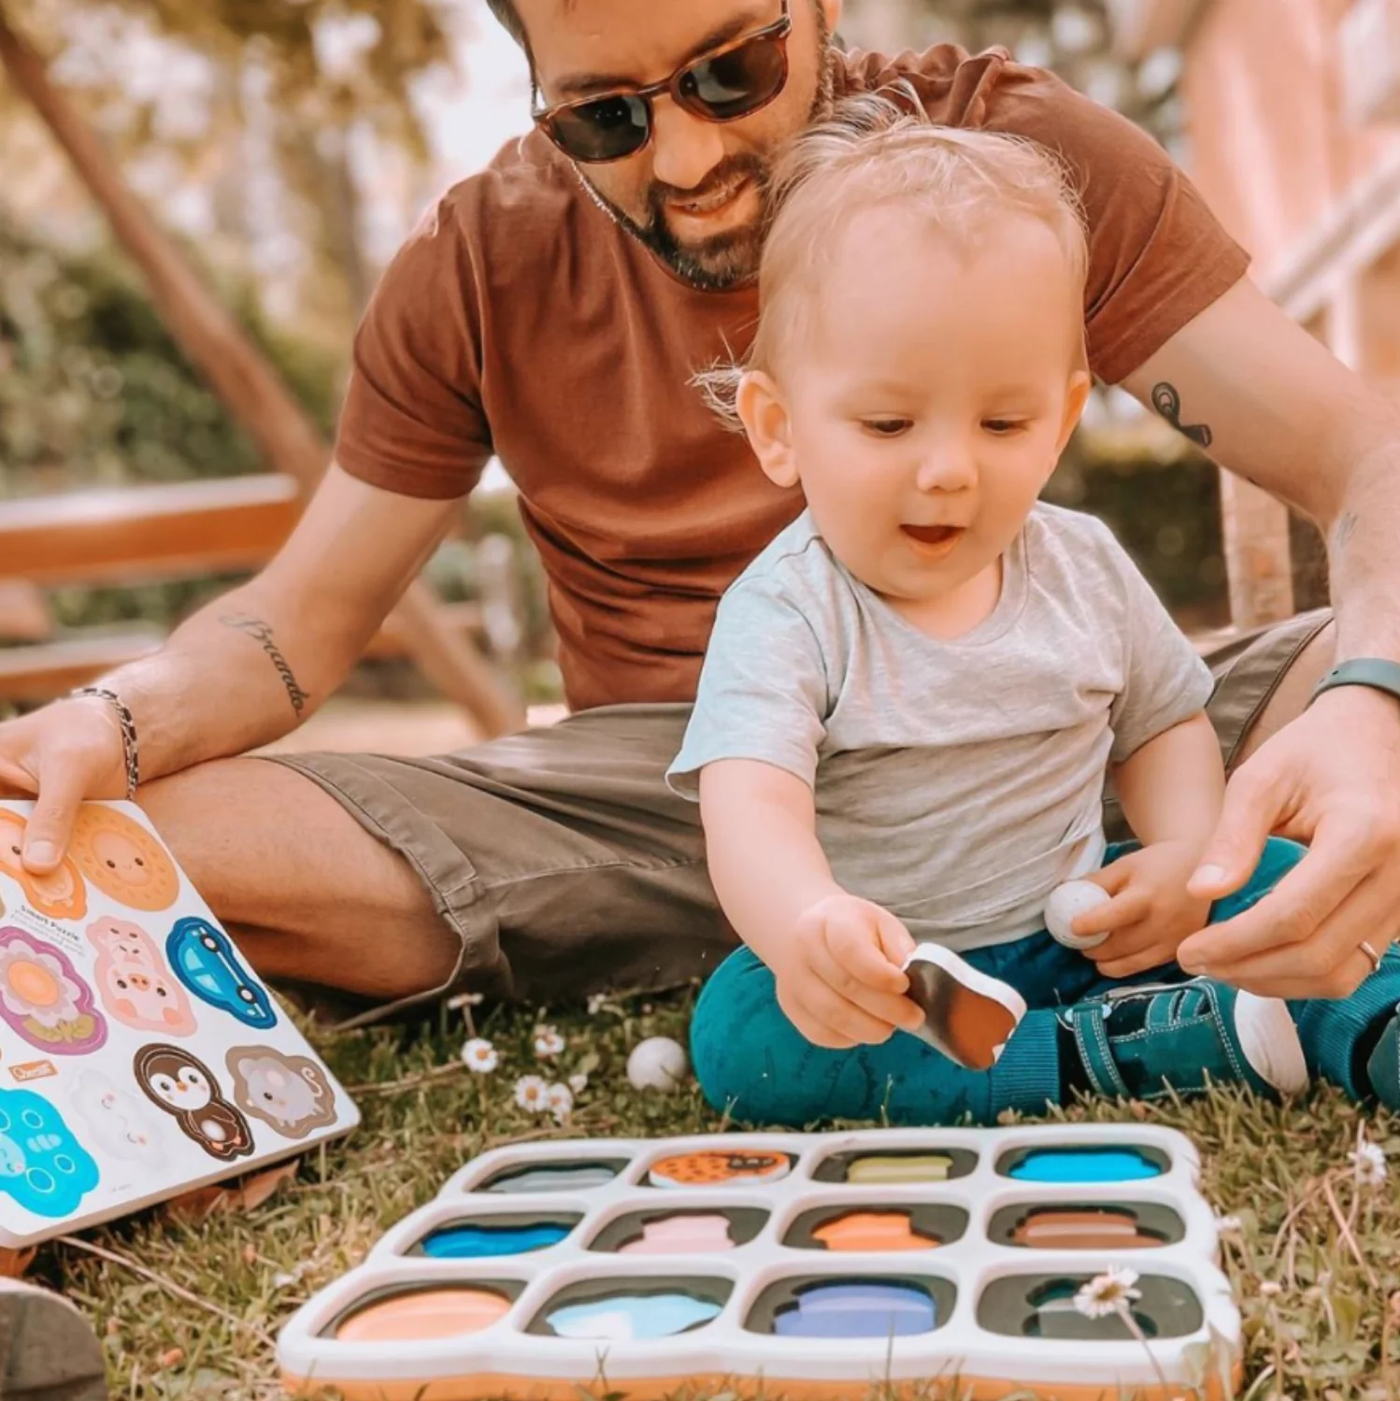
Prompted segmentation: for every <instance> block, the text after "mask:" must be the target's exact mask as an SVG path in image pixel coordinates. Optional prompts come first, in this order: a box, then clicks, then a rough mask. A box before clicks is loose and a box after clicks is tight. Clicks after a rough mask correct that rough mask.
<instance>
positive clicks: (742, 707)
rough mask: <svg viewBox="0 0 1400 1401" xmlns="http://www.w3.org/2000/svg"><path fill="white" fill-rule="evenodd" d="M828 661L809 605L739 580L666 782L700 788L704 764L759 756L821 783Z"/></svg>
mask: <svg viewBox="0 0 1400 1401" xmlns="http://www.w3.org/2000/svg"><path fill="white" fill-rule="evenodd" d="M828 712H829V707H828V704H827V680H826V665H825V662H824V660H823V656H822V648H821V644H820V643H819V641H818V639H817V635H816V633H815V632H813V630H812V625H811V623H810V622H808V620H807V618H806V617H804V616H803V614H802V612H801V611H800V610H799V609H798V608H797V606H796V605H795V604H794V603H793V602H792V601H791V600H789V599H787V598H785V597H783V596H782V594H781V592H780V591H779V590H777V589H776V588H775V587H773V586H772V585H771V584H770V583H767V582H765V581H759V580H754V581H748V582H746V581H740V582H739V583H738V584H735V585H734V586H733V587H732V588H731V589H730V590H729V591H728V593H726V594H725V595H724V597H723V598H722V599H721V600H720V605H719V612H718V613H717V615H716V617H715V626H714V631H713V632H712V633H711V635H710V645H709V648H708V649H707V651H706V653H705V664H704V666H703V668H702V669H701V672H700V686H699V690H698V691H697V693H696V697H695V709H694V710H693V711H692V712H691V717H690V724H689V725H688V726H687V727H686V732H685V739H684V741H683V743H682V745H681V752H680V753H679V754H678V755H677V756H676V759H675V762H674V763H672V765H671V767H670V769H669V770H668V771H667V773H666V782H667V783H668V784H669V785H670V786H671V788H672V789H673V790H674V791H675V792H677V793H679V794H680V795H681V796H682V797H685V798H698V797H699V795H700V770H701V769H702V768H704V767H705V765H706V764H713V763H715V762H716V761H717V760H720V759H756V760H759V761H760V762H762V763H765V764H772V765H773V766H774V767H775V768H780V769H785V770H786V771H787V772H788V773H791V774H795V775H796V776H797V777H798V778H800V779H802V780H803V782H805V783H808V784H814V783H815V781H816V773H817V751H818V749H819V747H820V745H821V742H822V739H823V738H824V737H825V734H826V716H827V714H828Z"/></svg>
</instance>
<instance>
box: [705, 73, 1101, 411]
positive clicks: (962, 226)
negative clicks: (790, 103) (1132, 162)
mask: <svg viewBox="0 0 1400 1401" xmlns="http://www.w3.org/2000/svg"><path fill="white" fill-rule="evenodd" d="M769 193H770V205H769V210H770V223H769V227H768V232H767V238H766V241H765V243H764V247H763V258H762V262H761V264H760V267H759V277H758V286H759V303H760V315H759V322H758V333H757V336H756V337H755V340H754V344H753V349H752V350H751V351H750V354H749V357H748V361H747V363H746V364H739V365H735V364H729V365H724V364H721V365H717V366H715V367H713V368H712V369H709V370H706V371H703V372H702V373H701V374H699V375H697V376H696V383H697V385H698V386H699V388H700V390H701V392H702V393H703V394H704V396H705V398H706V400H707V401H708V402H709V404H710V406H711V407H712V408H713V409H714V410H715V411H716V412H717V413H719V414H720V416H721V417H722V418H723V419H724V420H725V421H726V422H727V423H728V425H729V426H730V427H738V426H741V425H739V422H738V414H737V413H736V411H735V408H734V400H735V396H736V394H737V391H738V387H739V381H740V379H741V378H742V377H743V374H744V372H745V371H746V370H748V369H755V370H763V371H766V372H768V373H772V372H773V369H774V365H775V362H776V360H777V359H778V352H779V350H780V349H781V348H782V347H783V346H785V345H792V344H801V342H802V338H803V334H804V332H805V330H806V328H807V325H808V322H809V318H810V309H811V303H812V300H813V298H814V295H815V293H816V292H817V290H818V289H819V288H820V286H821V284H822V281H823V278H824V277H825V276H826V275H827V267H826V264H827V263H828V261H829V258H830V254H831V250H832V249H833V248H834V247H836V245H837V241H838V239H839V236H840V235H841V233H842V232H843V231H844V229H845V227H846V225H847V224H848V223H849V222H850V221H851V219H852V218H854V216H855V215H857V214H859V213H861V212H862V211H864V210H868V209H872V208H880V209H887V210H892V211H893V210H901V211H904V212H907V213H909V214H912V215H914V216H915V217H917V218H920V219H922V220H923V221H924V222H925V223H926V225H927V226H928V227H929V228H930V229H933V230H936V231H937V232H939V233H941V234H943V235H944V236H946V237H948V238H951V239H953V240H954V241H955V242H956V243H957V244H958V245H959V246H960V247H962V248H965V249H971V248H976V247H977V246H978V243H979V240H980V238H981V236H982V235H983V234H984V233H985V231H986V230H988V229H989V228H992V227H995V225H996V224H997V223H998V222H999V221H1001V220H1004V219H1006V218H1007V217H1014V216H1017V215H1019V216H1021V217H1023V218H1024V217H1029V218H1031V219H1035V220H1037V221H1038V222H1040V223H1042V224H1044V225H1045V226H1046V227H1048V228H1049V229H1050V230H1051V232H1052V233H1053V234H1054V235H1055V237H1056V238H1057V239H1058V241H1059V243H1060V246H1061V247H1062V248H1063V249H1064V253H1065V258H1066V261H1067V263H1068V265H1069V268H1070V273H1071V276H1072V277H1073V278H1074V279H1075V281H1076V282H1077V283H1078V284H1079V285H1080V286H1082V285H1083V283H1084V278H1085V274H1086V269H1087V264H1088V248H1087V241H1086V237H1085V224H1084V216H1083V212H1082V210H1081V207H1080V203H1079V199H1078V196H1077V194H1076V192H1075V189H1074V185H1073V182H1072V180H1071V177H1070V175H1069V172H1068V170H1067V168H1066V167H1065V166H1064V164H1063V163H1062V162H1061V161H1060V160H1059V159H1058V158H1057V157H1055V156H1054V155H1052V154H1051V153H1050V152H1048V151H1046V150H1044V149H1043V148H1042V147H1040V146H1037V145H1035V144H1034V143H1033V142H1031V141H1029V140H1026V139H1025V138H1022V137H1018V136H1005V135H1001V134H999V133H996V132H990V131H978V130H967V129H963V128H959V127H946V126H939V125H937V124H936V123H934V122H933V121H932V120H931V119H930V118H929V116H928V114H927V112H926V111H925V110H924V107H923V104H922V103H921V102H920V101H919V100H918V97H917V95H916V94H915V93H914V92H913V90H912V89H910V90H908V91H906V90H905V89H904V85H902V84H901V85H900V86H899V88H898V89H886V90H884V91H883V92H880V93H865V94H862V95H860V96H857V97H850V98H847V99H845V100H844V101H842V102H841V103H839V104H838V105H837V107H836V109H835V111H834V112H833V114H832V116H831V119H830V120H829V121H826V122H823V123H820V124H819V125H817V126H814V127H811V128H809V129H808V130H807V131H806V132H804V133H803V134H802V135H801V136H799V137H797V139H796V140H795V141H794V142H793V144H792V146H791V147H790V148H789V149H788V151H787V152H786V154H785V155H784V157H783V158H782V159H781V160H780V161H779V163H778V166H777V169H776V170H775V172H774V177H773V182H772V187H771V189H770V192H769Z"/></svg>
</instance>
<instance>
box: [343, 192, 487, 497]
mask: <svg viewBox="0 0 1400 1401" xmlns="http://www.w3.org/2000/svg"><path fill="white" fill-rule="evenodd" d="M460 217H461V211H460V208H459V202H457V201H454V199H453V197H452V196H450V195H449V196H448V197H446V198H444V199H443V200H441V201H440V202H439V203H438V204H437V206H436V207H435V208H434V209H432V210H430V211H429V213H428V214H427V215H426V216H425V218H424V219H423V221H422V223H421V224H420V225H419V226H418V228H417V229H416V230H415V231H414V233H413V234H412V235H411V236H410V237H409V239H408V241H407V242H406V243H405V244H404V246H403V247H402V248H401V249H400V250H399V252H398V254H397V256H396V257H395V258H394V260H393V261H392V262H391V263H390V265H389V267H388V268H387V269H386V271H385V273H384V276H383V277H382V278H381V280H380V282H379V285H378V287H377V288H376V289H375V292H374V295H373V297H372V298H371V299H370V303H369V306H368V308H367V309H366V311H365V315H364V318H363V320H362V321H361V323H360V326H359V329H358V331H357V332H356V334H355V345H354V354H353V359H352V367H351V372H350V380H349V384H348V385H347V387H346V394H345V403H344V406H343V407H342V409H341V413H340V423H339V426H338V428H337V432H336V446H335V459H336V461H337V462H338V463H339V464H340V466H341V467H342V468H344V469H345V471H347V472H349V473H350V475H351V476H353V477H359V478H361V479H362V480H363V481H367V482H369V483H370V484H371V485H372V486H378V487H383V488H384V489H385V490H387V491H395V492H399V493H401V494H403V495H405V496H418V497H430V498H435V499H441V500H446V499H450V498H452V497H457V496H465V495H466V494H467V493H468V492H470V491H471V490H472V488H473V487H474V486H475V485H476V483H477V481H478V480H479V479H480V476H481V471H482V468H483V467H485V465H486V463H487V461H488V460H489V459H490V457H491V452H492V449H491V432H490V429H489V427H488V426H487V423H486V418H485V415H484V414H483V412H482V409H481V402H480V381H481V355H480V339H479V330H478V318H477V308H478V304H479V303H478V296H477V278H476V270H475V268H474V267H473V265H472V253H471V251H470V249H469V246H468V242H467V240H466V238H465V237H464V236H463V232H462V229H461V226H460V222H459V221H460Z"/></svg>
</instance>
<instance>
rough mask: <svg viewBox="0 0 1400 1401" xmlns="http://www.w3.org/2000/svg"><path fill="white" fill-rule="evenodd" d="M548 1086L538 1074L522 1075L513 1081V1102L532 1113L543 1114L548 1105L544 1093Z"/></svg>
mask: <svg viewBox="0 0 1400 1401" xmlns="http://www.w3.org/2000/svg"><path fill="white" fill-rule="evenodd" d="M548 1090H549V1086H548V1085H546V1084H545V1082H544V1081H543V1080H541V1079H540V1077H539V1076H538V1075H522V1076H521V1077H520V1079H518V1080H517V1081H516V1082H515V1102H516V1103H517V1104H518V1105H519V1106H520V1107H521V1108H522V1109H528V1110H529V1111H530V1113H532V1114H543V1113H544V1111H545V1110H546V1109H548V1108H549V1105H548V1103H547V1101H546V1099H545V1095H546V1093H547V1092H548Z"/></svg>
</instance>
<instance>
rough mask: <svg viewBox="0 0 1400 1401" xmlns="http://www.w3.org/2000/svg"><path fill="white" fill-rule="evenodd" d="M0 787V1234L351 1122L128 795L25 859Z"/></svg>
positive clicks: (144, 1197)
mask: <svg viewBox="0 0 1400 1401" xmlns="http://www.w3.org/2000/svg"><path fill="white" fill-rule="evenodd" d="M32 809H33V804H32V803H29V802H11V801H0V1245H6V1246H11V1247H16V1246H23V1245H27V1244H31V1243H33V1242H35V1241H39V1240H43V1239H45V1238H47V1237H50V1236H54V1235H58V1234H61V1233H62V1232H65V1231H71V1230H75V1229H78V1228H81V1227H84V1226H90V1225H93V1224H95V1223H97V1222H99V1221H106V1220H110V1219H111V1218H112V1217H115V1216H120V1215H123V1214H125V1213H127V1212H130V1211H135V1210H137V1209H139V1208H141V1207H143V1206H147V1205H150V1204H151V1203H154V1202H158V1201H162V1200H164V1199H166V1198H168V1197H172V1196H176V1195H178V1194H180V1193H181V1192H184V1191H186V1190H192V1189H193V1188H196V1187H201V1186H205V1185H207V1184H209V1183H213V1182H219V1181H222V1180H225V1179H227V1178H230V1177H236V1176H238V1175H240V1174H241V1173H244V1172H247V1171H249V1170H251V1169H255V1168H259V1167H264V1166H266V1165H267V1164H269V1163H272V1162H275V1161H277V1160H278V1159H280V1158H287V1157H291V1156H294V1155H295V1154H297V1153H300V1152H303V1151H304V1150H305V1149H307V1148H308V1147H310V1146H311V1145H312V1144H315V1143H319V1142H320V1141H322V1140H323V1139H326V1138H331V1137H334V1136H336V1135H338V1134H342V1133H345V1132H346V1131H347V1130H349V1129H351V1128H353V1127H354V1126H355V1124H357V1123H358V1122H359V1113H358V1111H357V1110H356V1108H355V1106H354V1104H353V1103H352V1102H351V1100H350V1098H349V1096H348V1095H347V1094H346V1093H345V1091H344V1090H343V1089H342V1088H341V1087H340V1086H339V1085H338V1084H337V1083H336V1081H335V1079H334V1078H333V1077H332V1075H331V1074H330V1072H329V1071H328V1070H327V1069H326V1067H325V1066H324V1065H323V1064H322V1063H321V1061H320V1059H319V1058H318V1057H317V1056H316V1054H315V1052H314V1051H312V1049H311V1047H310V1046H309V1045H308V1044H307V1043H306V1041H305V1040H304V1038H303V1037H302V1035H301V1033H300V1032H299V1031H298V1030H297V1029H296V1027H295V1026H293V1025H292V1024H291V1022H290V1021H289V1020H288V1019H287V1015H286V1013H285V1012H284V1011H282V1009H281V1008H279V1007H278V1005H277V1004H276V1003H275V1002H274V1001H273V999H272V997H271V996H270V995H269V994H268V992H267V989H266V988H264V987H263V985H262V983H261V982H260V981H259V980H258V979H257V978H256V977H254V976H253V974H252V972H251V970H250V969H249V967H248V963H247V960H246V959H245V958H244V957H243V956H242V955H241V954H240V953H239V952H238V949H237V948H236V947H235V946H234V944H233V941H232V940H231V939H230V938H229V937H228V934H227V933H226V932H225V931H224V930H223V929H222V928H221V927H220V925H219V924H218V922H217V921H216V920H215V919H214V917H213V915H212V914H211V913H210V910H209V907H208V906H207V905H206V904H205V903H204V901H203V900H201V899H200V897H199V895H198V894H197V893H196V892H195V891H194V889H193V888H192V887H191V886H190V883H189V881H188V879H187V878H186V877H185V876H184V874H183V873H182V872H181V871H180V869H179V868H178V867H177V866H176V864H175V862H174V860H173V859H172V857H171V855H170V853H169V851H168V850H167V849H166V847H165V845H164V843H163V842H162V841H161V840H160V838H159V837H158V836H157V835H156V833H155V830H154V829H153V828H152V826H151V824H150V822H149V821H148V820H147V818H146V816H145V814H144V813H143V812H142V811H141V809H140V808H138V807H137V806H136V805H135V804H133V803H84V804H83V807H82V809H81V811H80V813H79V816H78V823H77V828H76V830H75V832H74V837H73V842H72V845H71V847H70V849H69V854H68V856H66V857H65V859H64V861H63V864H62V865H61V866H60V867H59V868H58V870H57V871H55V872H54V873H52V874H51V875H48V876H44V877H42V878H36V877H35V876H33V875H31V874H30V873H29V872H27V871H26V870H25V869H24V868H23V866H22V865H21V864H20V860H19V847H20V842H21V839H22V837H23V833H24V827H25V823H26V820H27V817H28V814H29V813H30V812H31V811H32Z"/></svg>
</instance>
